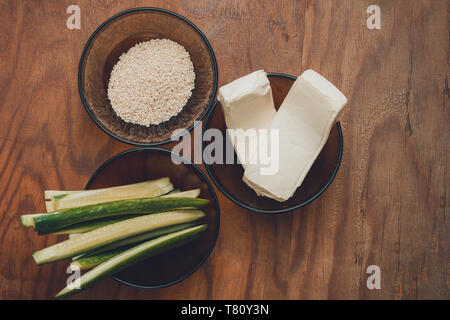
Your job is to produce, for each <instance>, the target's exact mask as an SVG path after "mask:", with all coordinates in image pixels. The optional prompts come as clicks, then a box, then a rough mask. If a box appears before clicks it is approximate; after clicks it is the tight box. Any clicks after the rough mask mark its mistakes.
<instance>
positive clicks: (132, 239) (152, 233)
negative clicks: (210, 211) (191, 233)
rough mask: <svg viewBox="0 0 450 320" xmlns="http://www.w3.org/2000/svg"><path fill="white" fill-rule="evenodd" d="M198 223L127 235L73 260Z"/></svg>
mask: <svg viewBox="0 0 450 320" xmlns="http://www.w3.org/2000/svg"><path fill="white" fill-rule="evenodd" d="M196 225H198V222H188V223H181V224H176V225H173V226H169V227H165V228H160V229H156V230H153V231H150V232H146V233H142V234H138V235H136V236H133V237H129V238H125V239H122V240H119V241H116V242H113V243H110V244H107V245H106V246H103V247H99V248H97V249H94V250H92V251H88V252H86V253H82V254H81V255H80V256H78V257H77V258H75V259H74V260H78V259H79V258H81V257H83V258H84V257H91V256H95V255H98V254H101V253H104V252H107V251H111V250H114V249H117V248H120V247H124V246H127V245H130V244H135V243H139V242H143V241H147V240H150V239H153V238H157V237H160V236H163V235H166V234H169V233H172V232H177V231H180V230H183V229H187V228H191V227H194V226H196ZM78 236H79V234H77V235H76V236H72V238H75V237H78Z"/></svg>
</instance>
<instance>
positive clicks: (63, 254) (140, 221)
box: [33, 210, 205, 264]
mask: <svg viewBox="0 0 450 320" xmlns="http://www.w3.org/2000/svg"><path fill="white" fill-rule="evenodd" d="M48 215H50V214H48ZM46 216H47V215H46ZM204 216H205V214H204V213H203V212H202V211H199V210H179V211H170V212H162V213H157V214H149V215H144V216H139V217H135V218H131V219H127V220H124V221H120V222H116V223H113V224H109V225H107V226H104V227H101V228H97V229H94V230H92V231H89V232H85V233H83V234H81V235H80V236H78V237H75V238H72V239H68V240H65V241H63V242H60V243H57V244H55V245H53V246H50V247H48V248H45V249H42V250H39V251H36V252H34V253H33V258H34V260H35V261H36V263H37V264H43V263H48V262H53V261H57V260H61V259H64V258H68V257H73V256H75V255H78V254H80V253H83V252H86V251H89V250H93V249H95V248H98V247H101V246H104V245H107V244H109V243H112V242H115V241H119V240H122V239H125V238H128V237H132V236H135V235H137V234H141V233H144V232H149V231H152V230H155V229H158V228H163V227H167V226H171V225H174V224H179V223H186V222H191V221H195V220H198V219H200V218H202V217H204Z"/></svg>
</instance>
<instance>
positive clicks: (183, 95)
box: [108, 39, 195, 126]
mask: <svg viewBox="0 0 450 320" xmlns="http://www.w3.org/2000/svg"><path fill="white" fill-rule="evenodd" d="M194 81H195V73H194V66H193V64H192V61H191V58H190V56H189V53H188V52H187V51H186V50H185V48H184V47H183V46H182V45H180V44H178V43H176V42H174V41H172V40H168V39H154V40H150V41H146V42H141V43H138V44H137V45H135V46H134V47H132V48H131V49H130V50H128V51H127V52H126V53H123V54H122V55H121V56H120V58H119V61H118V62H117V63H116V65H115V66H114V67H113V70H112V72H111V77H110V79H109V83H108V98H109V101H110V102H111V106H112V108H113V109H114V111H115V112H116V114H117V115H118V116H119V117H120V118H122V119H123V120H124V121H126V122H130V123H134V124H139V125H143V126H149V125H156V124H160V123H162V122H164V121H167V120H169V119H170V118H171V117H173V116H175V115H177V114H178V113H179V112H180V111H181V110H182V109H183V107H184V106H185V105H186V103H187V101H188V100H189V98H190V97H191V95H192V90H194Z"/></svg>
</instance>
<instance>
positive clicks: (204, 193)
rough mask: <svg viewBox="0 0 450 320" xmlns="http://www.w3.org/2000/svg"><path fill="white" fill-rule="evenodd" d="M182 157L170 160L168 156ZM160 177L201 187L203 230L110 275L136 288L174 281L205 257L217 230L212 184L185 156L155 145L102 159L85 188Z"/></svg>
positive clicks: (179, 184) (182, 185) (180, 186)
mask: <svg viewBox="0 0 450 320" xmlns="http://www.w3.org/2000/svg"><path fill="white" fill-rule="evenodd" d="M172 155H173V156H174V157H178V158H181V159H183V160H184V163H182V164H179V165H177V164H175V163H173V162H172V159H171V156H172ZM161 177H170V180H171V181H172V183H173V184H174V186H175V188H178V189H181V190H189V189H196V188H200V189H201V194H200V197H201V198H204V199H209V200H210V204H209V205H208V206H207V207H206V208H204V209H203V210H204V212H205V213H206V217H205V218H203V220H204V223H206V224H207V225H208V228H207V231H206V232H205V233H203V234H202V235H201V236H200V237H199V238H197V239H195V240H193V241H192V242H189V243H187V244H185V245H183V246H181V247H179V248H175V249H172V250H170V251H168V252H165V253H162V254H159V255H156V256H154V257H151V258H149V259H147V260H145V261H142V262H140V263H138V264H136V265H134V266H131V267H129V268H127V269H125V270H123V271H121V272H120V273H118V274H116V275H114V276H113V279H115V280H117V281H119V282H121V283H124V284H127V285H130V286H134V287H138V288H145V289H156V288H162V287H166V286H170V285H173V284H175V283H178V282H180V281H182V280H184V279H185V278H187V277H188V276H189V275H191V274H192V273H193V272H194V271H196V270H197V269H198V268H199V267H200V266H201V265H202V263H203V262H205V261H206V259H207V258H208V256H209V254H210V253H211V251H212V249H213V248H214V245H215V243H216V239H217V236H218V233H219V222H220V213H219V204H218V202H217V197H216V194H215V192H214V188H213V187H212V185H211V183H210V182H209V180H208V178H207V177H206V176H205V174H204V173H203V172H202V171H201V170H200V169H199V168H198V167H197V166H196V165H195V164H192V163H190V162H189V161H188V160H186V159H185V158H183V157H181V156H179V155H176V154H175V153H172V152H171V151H168V150H165V149H159V148H142V149H132V150H128V151H125V152H122V153H120V154H118V155H116V156H114V157H112V158H110V159H109V160H107V161H106V162H105V163H103V164H102V165H101V166H100V167H99V168H98V169H97V171H95V173H94V174H93V175H92V177H91V179H90V180H89V182H88V183H87V185H86V189H97V188H105V187H113V186H118V185H124V184H130V183H136V182H141V181H145V180H150V179H157V178H161Z"/></svg>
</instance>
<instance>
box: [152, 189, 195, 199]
mask: <svg viewBox="0 0 450 320" xmlns="http://www.w3.org/2000/svg"><path fill="white" fill-rule="evenodd" d="M199 195H200V189H193V190H188V191H182V192H173V193H168V194H166V195H163V196H162V197H161V198H197V197H198V196H199Z"/></svg>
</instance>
